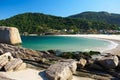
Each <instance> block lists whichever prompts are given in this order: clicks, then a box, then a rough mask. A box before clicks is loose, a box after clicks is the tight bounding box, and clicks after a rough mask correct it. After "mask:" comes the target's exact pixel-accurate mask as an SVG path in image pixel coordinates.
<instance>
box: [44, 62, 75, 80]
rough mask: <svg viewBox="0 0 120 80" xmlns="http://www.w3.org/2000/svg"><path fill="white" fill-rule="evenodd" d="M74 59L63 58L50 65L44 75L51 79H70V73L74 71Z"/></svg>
mask: <svg viewBox="0 0 120 80" xmlns="http://www.w3.org/2000/svg"><path fill="white" fill-rule="evenodd" d="M76 68H77V66H76V61H74V60H63V61H61V62H58V63H56V64H53V65H51V66H50V67H49V68H48V69H47V70H46V75H47V76H48V77H49V78H50V79H51V80H72V74H73V73H75V71H76Z"/></svg>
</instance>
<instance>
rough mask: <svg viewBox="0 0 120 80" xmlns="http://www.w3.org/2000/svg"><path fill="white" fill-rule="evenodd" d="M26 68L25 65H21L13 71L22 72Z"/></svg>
mask: <svg viewBox="0 0 120 80" xmlns="http://www.w3.org/2000/svg"><path fill="white" fill-rule="evenodd" d="M25 68H26V63H22V64H20V65H18V66H17V67H15V69H14V70H15V71H18V70H23V69H25Z"/></svg>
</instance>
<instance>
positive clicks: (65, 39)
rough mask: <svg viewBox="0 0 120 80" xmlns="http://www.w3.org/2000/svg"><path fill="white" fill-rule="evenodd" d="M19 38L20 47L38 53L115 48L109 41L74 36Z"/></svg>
mask: <svg viewBox="0 0 120 80" xmlns="http://www.w3.org/2000/svg"><path fill="white" fill-rule="evenodd" d="M21 38H22V47H25V48H29V49H33V50H39V51H47V50H60V51H63V52H76V51H100V52H101V51H105V50H109V49H112V48H114V47H116V44H115V43H114V42H112V41H109V40H103V39H97V38H85V37H76V36H21Z"/></svg>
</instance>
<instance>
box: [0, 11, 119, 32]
mask: <svg viewBox="0 0 120 80" xmlns="http://www.w3.org/2000/svg"><path fill="white" fill-rule="evenodd" d="M86 16H87V15H86ZM88 17H89V16H88ZM0 26H14V27H17V28H18V29H19V31H20V33H24V32H28V33H37V34H41V33H47V32H49V31H50V30H53V31H54V30H59V31H60V32H62V31H63V29H67V32H66V33H94V32H98V31H99V30H111V29H112V30H117V29H118V28H119V27H118V25H116V24H111V23H110V24H108V22H105V21H102V20H100V21H99V19H98V21H96V20H92V18H91V19H90V18H89V19H83V18H79V17H73V16H70V17H66V18H64V17H57V16H52V15H46V14H42V13H23V14H18V15H15V16H13V17H10V18H8V19H5V20H0ZM70 30H73V32H70Z"/></svg>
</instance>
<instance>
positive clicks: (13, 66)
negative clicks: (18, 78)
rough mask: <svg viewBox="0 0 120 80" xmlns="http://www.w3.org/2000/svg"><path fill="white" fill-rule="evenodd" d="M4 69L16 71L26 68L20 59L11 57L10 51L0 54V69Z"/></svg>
mask: <svg viewBox="0 0 120 80" xmlns="http://www.w3.org/2000/svg"><path fill="white" fill-rule="evenodd" d="M2 68H4V70H5V71H17V70H21V69H24V68H26V64H25V63H23V61H22V60H21V59H17V58H13V57H12V55H11V53H10V52H8V53H5V54H3V55H0V69H2Z"/></svg>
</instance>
